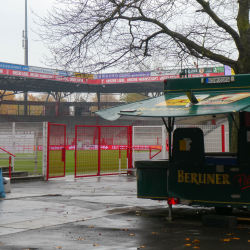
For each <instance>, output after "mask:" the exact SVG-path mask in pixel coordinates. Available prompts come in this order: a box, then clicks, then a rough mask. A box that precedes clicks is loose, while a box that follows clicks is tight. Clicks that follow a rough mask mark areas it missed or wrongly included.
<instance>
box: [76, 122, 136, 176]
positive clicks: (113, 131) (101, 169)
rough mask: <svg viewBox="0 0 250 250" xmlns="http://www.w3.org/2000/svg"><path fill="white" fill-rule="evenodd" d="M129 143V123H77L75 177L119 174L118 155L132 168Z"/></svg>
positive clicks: (126, 166) (130, 144)
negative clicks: (113, 124)
mask: <svg viewBox="0 0 250 250" xmlns="http://www.w3.org/2000/svg"><path fill="white" fill-rule="evenodd" d="M131 146H132V129H131V127H130V126H81V125H79V126H76V127H75V149H76V150H75V177H76V178H77V177H84V176H99V175H111V174H119V159H120V167H121V170H126V169H127V168H131V167H132V150H128V148H131ZM119 154H120V155H119Z"/></svg>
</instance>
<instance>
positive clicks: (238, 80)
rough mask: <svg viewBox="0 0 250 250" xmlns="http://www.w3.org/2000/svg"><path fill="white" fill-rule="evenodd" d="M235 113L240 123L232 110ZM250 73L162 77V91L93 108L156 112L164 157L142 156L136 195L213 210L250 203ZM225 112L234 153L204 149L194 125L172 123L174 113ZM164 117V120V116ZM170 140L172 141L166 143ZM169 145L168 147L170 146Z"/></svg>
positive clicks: (107, 113)
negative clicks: (234, 136) (164, 138)
mask: <svg viewBox="0 0 250 250" xmlns="http://www.w3.org/2000/svg"><path fill="white" fill-rule="evenodd" d="M236 112H239V117H240V119H239V120H240V122H239V123H240V125H239V126H237V123H236V121H235V119H234V115H233V113H236ZM248 112H250V75H234V76H220V77H201V78H179V79H168V80H165V81H164V95H162V96H160V97H156V98H150V99H147V100H142V101H137V102H133V103H129V104H125V105H121V106H116V107H112V108H108V109H103V110H100V111H97V112H96V113H97V114H98V115H100V116H101V117H103V118H105V119H108V120H111V121H112V120H116V119H118V118H119V117H120V116H135V117H158V118H159V117H160V118H162V120H163V122H164V124H165V126H166V129H167V132H168V138H169V140H168V141H169V159H168V160H167V159H162V160H141V161H136V162H135V167H136V168H137V197H138V198H146V199H155V200H167V201H168V204H169V218H172V205H175V204H184V205H191V206H192V205H198V206H204V207H215V210H216V212H217V213H218V214H230V213H231V212H232V209H233V208H238V209H249V208H250V127H248V126H246V125H249V124H247V117H248V114H249V113H248ZM220 115H224V116H225V115H228V116H229V117H231V119H232V121H233V122H234V123H235V126H236V128H237V131H238V146H237V147H238V150H237V152H235V153H228V152H221V153H218V152H215V153H205V150H204V135H203V132H202V130H201V129H199V128H177V129H175V130H174V132H173V139H172V138H171V136H172V133H171V132H172V131H173V127H174V121H175V118H179V117H191V116H193V117H195V116H206V117H207V118H210V117H211V119H213V118H212V117H215V116H217V117H218V116H220ZM165 118H167V121H165ZM172 143H173V146H172V145H171V144H172ZM171 149H172V150H171Z"/></svg>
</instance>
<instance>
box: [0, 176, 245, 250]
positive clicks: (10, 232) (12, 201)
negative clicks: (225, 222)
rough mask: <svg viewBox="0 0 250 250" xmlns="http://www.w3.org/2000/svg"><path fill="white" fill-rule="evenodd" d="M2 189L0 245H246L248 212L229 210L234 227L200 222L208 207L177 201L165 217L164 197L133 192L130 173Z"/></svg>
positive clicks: (24, 249)
mask: <svg viewBox="0 0 250 250" xmlns="http://www.w3.org/2000/svg"><path fill="white" fill-rule="evenodd" d="M6 195H7V197H6V198H5V199H4V200H1V201H0V242H1V243H0V249H6V250H8V249H11V250H17V249H18V250H29V249H32V250H34V249H39V250H50V249H51V250H53V249H62V250H75V249H99V250H104V249H105V250H109V249H110V250H113V249H114V250H116V249H117V250H120V249H121V250H123V249H129V250H132V249H133V250H134V249H146V250H147V249H156V250H158V249H159V250H161V249H177V250H178V249H201V250H202V249H206V250H211V249H227V250H230V249H239V248H240V249H241V250H244V249H249V248H250V242H249V241H250V214H248V213H246V212H236V211H235V212H234V214H235V215H236V216H238V217H244V218H246V219H245V220H244V221H239V223H238V227H237V228H235V229H221V228H206V227H203V226H202V225H201V217H202V215H204V214H209V213H214V211H213V209H204V208H189V207H185V206H184V207H181V206H177V207H175V209H174V215H175V218H176V219H175V221H174V222H168V221H167V220H166V217H167V215H168V210H167V204H166V201H161V202H159V201H151V200H145V199H137V198H136V177H127V176H121V177H119V176H107V177H91V178H83V179H77V180H76V181H74V179H73V177H72V176H68V177H66V178H60V179H53V180H50V181H48V182H32V183H20V184H12V185H11V193H9V194H6ZM248 218H249V220H248ZM225 239H227V240H226V241H221V240H225ZM248 240H249V241H248ZM195 241H196V242H195Z"/></svg>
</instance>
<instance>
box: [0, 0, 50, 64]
mask: <svg viewBox="0 0 250 250" xmlns="http://www.w3.org/2000/svg"><path fill="white" fill-rule="evenodd" d="M53 2H54V1H53V0H28V39H29V65H31V66H38V67H46V65H45V64H44V63H43V61H44V57H43V55H44V54H47V55H49V51H48V50H47V49H46V48H45V46H44V45H43V43H42V42H41V41H36V40H39V37H38V36H37V35H36V34H35V33H34V32H33V31H32V30H36V29H37V26H36V25H35V23H34V19H37V18H36V16H35V15H33V14H32V13H31V10H33V11H34V12H35V13H37V14H38V15H39V16H45V15H46V13H47V12H48V10H49V9H50V8H51V6H52V4H53ZM0 4H1V7H0V20H1V24H0V34H1V35H0V37H1V39H0V62H7V63H14V64H24V49H23V48H22V31H23V30H24V28H25V0H0Z"/></svg>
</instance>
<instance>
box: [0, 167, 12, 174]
mask: <svg viewBox="0 0 250 250" xmlns="http://www.w3.org/2000/svg"><path fill="white" fill-rule="evenodd" d="M0 168H1V169H2V173H3V172H9V167H0ZM11 171H13V168H12V167H11Z"/></svg>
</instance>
